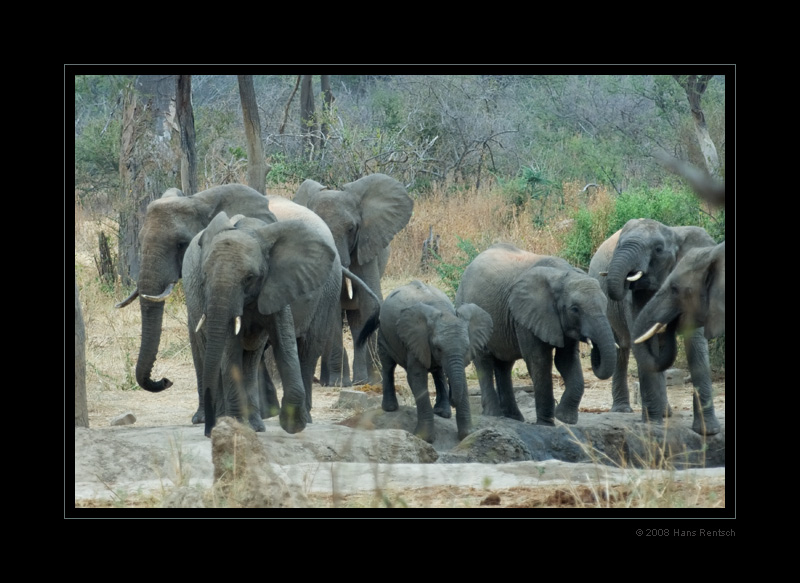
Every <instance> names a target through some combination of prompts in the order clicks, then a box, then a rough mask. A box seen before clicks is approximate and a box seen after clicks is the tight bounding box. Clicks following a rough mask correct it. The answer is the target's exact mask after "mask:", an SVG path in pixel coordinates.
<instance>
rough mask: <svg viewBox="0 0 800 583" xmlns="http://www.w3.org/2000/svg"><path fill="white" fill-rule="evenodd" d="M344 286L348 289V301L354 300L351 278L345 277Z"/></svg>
mask: <svg viewBox="0 0 800 583" xmlns="http://www.w3.org/2000/svg"><path fill="white" fill-rule="evenodd" d="M344 284H345V287H347V299H348V300H352V299H353V282H352V281H350V278H349V277H345V278H344Z"/></svg>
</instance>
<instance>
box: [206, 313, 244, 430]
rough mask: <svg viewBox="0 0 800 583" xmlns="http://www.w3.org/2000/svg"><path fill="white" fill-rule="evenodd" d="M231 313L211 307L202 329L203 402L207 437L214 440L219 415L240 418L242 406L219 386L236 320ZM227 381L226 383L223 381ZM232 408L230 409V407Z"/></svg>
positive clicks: (234, 397) (233, 396) (235, 396)
mask: <svg viewBox="0 0 800 583" xmlns="http://www.w3.org/2000/svg"><path fill="white" fill-rule="evenodd" d="M228 314H229V311H228V310H227V309H225V310H219V309H216V310H215V309H214V308H210V309H209V310H208V312H207V314H206V321H205V323H204V324H203V327H204V328H205V330H206V338H207V341H206V349H205V350H206V352H205V360H204V363H203V403H204V408H205V414H206V425H205V434H206V437H211V430H212V429H213V428H214V425H215V424H216V415H217V412H218V411H220V412H225V414H230V415H232V416H234V417H237V418H239V419H241V417H242V415H241V407H240V403H239V401H238V399H237V397H238V395H226V394H225V391H224V389H223V387H221V386H220V382H221V379H222V373H221V371H222V360H223V355H224V353H225V346H226V344H227V342H228V341H229V340H228V337H229V335H230V334H232V333H233V326H234V323H233V319H232V318H230V317H229V315H228ZM222 382H224V381H222ZM229 405H230V409H228V406H229Z"/></svg>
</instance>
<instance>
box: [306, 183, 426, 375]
mask: <svg viewBox="0 0 800 583" xmlns="http://www.w3.org/2000/svg"><path fill="white" fill-rule="evenodd" d="M293 200H294V202H296V203H298V204H301V205H303V206H306V207H308V208H309V209H311V210H313V211H314V212H315V213H317V214H318V215H319V216H320V217H322V219H323V220H324V221H325V223H327V225H328V226H329V227H330V230H331V233H332V234H333V238H334V240H335V241H336V247H337V249H338V251H339V257H340V259H341V262H342V266H343V267H345V268H348V269H349V270H350V271H351V272H352V273H353V274H355V275H356V276H358V277H359V278H361V279H362V280H363V281H364V283H366V284H367V286H369V288H370V289H371V290H372V291H373V292H374V294H375V295H376V296H378V297H379V298H380V299H383V295H382V293H381V276H382V275H383V272H384V269H385V268H386V263H387V261H388V259H389V244H390V243H391V241H392V239H393V238H394V236H395V235H396V234H397V233H398V232H399V231H400V230H401V229H403V227H405V226H406V225H407V224H408V221H409V219H410V218H411V212H412V210H413V208H414V201H413V200H412V199H411V197H410V196H408V193H407V192H406V189H405V187H403V185H402V184H401V183H400V182H398V181H397V180H395V179H394V178H392V177H390V176H387V175H385V174H370V175H368V176H364V177H363V178H360V179H358V180H356V181H355V182H350V183H348V184H345V185H344V186H343V187H342V190H340V191H339V190H328V189H327V188H326V187H325V186H323V185H322V184H320V183H319V182H316V181H314V180H310V179H309V180H306V181H304V182H303V183H302V184H301V185H300V188H299V189H298V190H297V193H296V194H295V196H294V199H293ZM352 294H353V295H352V297H351V296H350V295H349V292H348V287H347V285H346V282H343V285H342V298H341V309H342V311H343V312H344V313H345V314H346V316H347V323H348V325H349V326H350V331H351V333H352V337H353V338H354V339H355V338H358V336H359V335H360V332H361V329H362V328H363V326H364V324H365V322H366V321H367V318H368V317H369V314H370V313H371V305H370V302H371V300H370V298H369V294H367V293H365V292H364V291H363V290H358V289H354V290H353V292H352ZM369 346H371V347H373V348H374V347H375V339H374V337H373V338H371V339H370V341H369ZM348 368H349V363H347V356H346V354H344V348H343V344H342V334H341V330H340V332H339V333H338V334H337V335H336V337H335V338H334V344H333V346H332V347H331V350H330V351H329V353H328V355H327V356H325V357H323V362H322V370H321V379H320V380H321V382H322V384H323V385H343V386H346V385H349V384H350V379H349V378H348V376H349V375H348ZM352 372H353V379H352V382H353V383H356V384H358V383H364V382H371V383H377V382H379V380H380V374H379V372H378V371H376V370H375V367H374V365H373V363H372V359H371V358H369V356H368V351H367V345H364V346H361V347H354V354H353V366H352Z"/></svg>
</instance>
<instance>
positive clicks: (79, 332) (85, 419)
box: [75, 278, 89, 427]
mask: <svg viewBox="0 0 800 583" xmlns="http://www.w3.org/2000/svg"><path fill="white" fill-rule="evenodd" d="M75 427H89V409H88V407H87V404H86V329H85V328H84V325H83V311H82V310H81V301H80V298H79V297H78V280H77V278H76V279H75Z"/></svg>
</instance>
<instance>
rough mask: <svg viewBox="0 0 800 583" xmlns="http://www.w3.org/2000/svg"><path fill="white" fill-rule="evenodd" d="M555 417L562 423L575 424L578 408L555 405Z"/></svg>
mask: <svg viewBox="0 0 800 583" xmlns="http://www.w3.org/2000/svg"><path fill="white" fill-rule="evenodd" d="M556 419H558V420H559V421H561V422H562V423H568V424H570V425H575V424H576V423H577V422H578V410H577V409H567V408H566V407H556Z"/></svg>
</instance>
